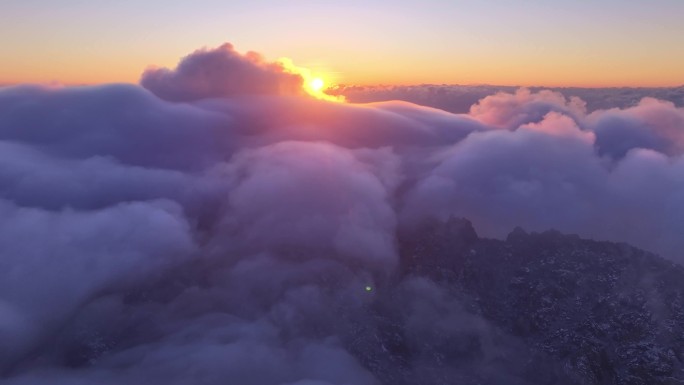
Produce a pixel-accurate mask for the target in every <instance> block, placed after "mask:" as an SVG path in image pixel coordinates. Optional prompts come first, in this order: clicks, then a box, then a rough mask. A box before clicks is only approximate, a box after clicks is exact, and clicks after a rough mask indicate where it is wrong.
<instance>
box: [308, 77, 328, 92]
mask: <svg viewBox="0 0 684 385" xmlns="http://www.w3.org/2000/svg"><path fill="white" fill-rule="evenodd" d="M324 85H325V82H324V81H323V79H321V78H313V79H312V80H311V82H310V83H309V87H311V89H312V90H314V91H316V92H318V91H322V90H323V86H324Z"/></svg>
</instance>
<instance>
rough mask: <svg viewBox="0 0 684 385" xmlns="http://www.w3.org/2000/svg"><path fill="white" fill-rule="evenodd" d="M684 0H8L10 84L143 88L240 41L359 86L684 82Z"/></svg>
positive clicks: (1, 67) (2, 68)
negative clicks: (169, 70)
mask: <svg viewBox="0 0 684 385" xmlns="http://www.w3.org/2000/svg"><path fill="white" fill-rule="evenodd" d="M682 20H684V1H682V0H651V1H634V0H574V1H569V0H565V1H561V0H548V1H539V0H517V1H511V0H481V1H476V0H471V1H467V0H450V1H446V0H445V1H436V0H432V1H430V0H423V1H399V0H394V1H368V0H366V1H357V0H346V1H296V0H291V1H282V0H254V1H244V2H237V1H227V0H193V1H190V0H167V1H164V2H161V1H157V0H118V1H105V0H2V3H1V4H0V56H1V57H2V60H1V61H0V84H1V83H19V82H41V83H43V82H53V81H55V82H61V83H67V84H74V83H76V84H80V83H102V82H137V81H138V79H139V76H140V74H141V73H142V71H143V70H144V69H145V68H146V67H147V66H149V65H159V66H174V65H175V64H176V63H177V61H178V59H179V58H180V57H182V56H184V55H187V54H188V53H190V52H192V51H193V50H195V49H197V48H200V47H203V46H207V47H216V46H218V45H220V44H221V43H223V42H226V41H228V42H231V43H233V44H234V45H235V47H236V49H238V50H239V51H241V52H244V51H248V50H254V51H257V52H260V53H262V54H264V55H265V56H266V57H267V58H269V59H277V58H279V57H289V58H291V59H293V60H294V62H295V64H297V65H299V66H303V67H308V68H311V69H313V70H314V71H319V72H322V73H325V74H326V77H327V78H330V79H332V80H333V81H336V82H340V83H347V84H377V83H384V84H415V83H458V84H482V83H487V84H500V85H528V86H531V85H543V86H596V87H598V86H619V85H626V86H675V85H682V84H684V49H682V44H683V39H684V22H682Z"/></svg>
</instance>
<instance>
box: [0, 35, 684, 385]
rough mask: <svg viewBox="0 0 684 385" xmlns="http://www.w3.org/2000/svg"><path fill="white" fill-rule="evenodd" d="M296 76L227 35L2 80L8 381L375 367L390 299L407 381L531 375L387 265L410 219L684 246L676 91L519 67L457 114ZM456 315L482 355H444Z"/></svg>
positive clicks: (455, 304)
mask: <svg viewBox="0 0 684 385" xmlns="http://www.w3.org/2000/svg"><path fill="white" fill-rule="evenodd" d="M292 76H293V75H290V74H287V73H285V72H283V70H282V68H281V67H279V66H278V65H275V64H268V63H264V62H263V60H262V59H259V58H258V57H257V56H256V55H254V54H248V55H247V56H241V55H239V54H237V53H235V51H234V50H233V49H232V48H231V47H230V46H223V47H222V48H219V49H217V50H213V51H206V50H205V51H198V52H196V53H194V54H192V55H190V56H189V57H188V58H186V59H185V60H184V61H183V62H182V63H181V64H180V65H179V68H178V69H177V70H175V72H174V71H168V70H155V71H151V72H147V73H146V75H144V77H143V85H145V87H146V88H148V89H150V90H151V91H152V93H150V92H149V91H147V90H146V89H145V88H143V87H137V86H131V85H109V86H101V87H78V88H40V87H13V88H4V89H0V214H2V215H0V340H1V341H2V349H0V376H3V377H2V380H3V381H4V382H5V383H8V384H41V383H45V384H47V383H50V384H80V383H83V384H86V383H103V384H110V383H111V384H119V383H127V384H150V383H170V384H186V383H197V382H198V381H199V382H201V383H205V384H219V383H225V382H226V381H228V382H235V383H240V384H276V385H277V384H298V385H313V384H348V383H353V384H376V383H379V382H380V380H379V379H377V378H375V377H374V376H373V375H372V374H371V370H370V369H369V368H372V367H373V365H376V364H377V365H379V363H377V362H374V361H372V360H371V359H365V358H364V357H367V356H372V357H378V356H382V354H383V353H382V352H383V349H391V348H392V347H387V346H384V345H382V344H381V343H380V342H377V341H378V337H377V333H380V332H383V331H384V330H386V329H387V327H388V326H387V325H386V324H385V323H384V322H385V321H384V320H382V319H378V318H377V317H376V316H375V315H374V313H373V311H372V309H373V307H374V306H383V307H386V308H387V309H389V310H388V311H390V312H391V313H392V314H395V315H396V320H397V322H399V324H400V325H401V327H402V328H403V329H402V330H405V333H406V336H405V338H406V341H408V342H407V343H409V344H410V345H411V349H412V350H411V351H413V352H416V354H415V356H412V358H411V360H410V362H404V363H401V364H398V363H396V362H394V363H393V362H388V363H385V364H387V365H389V367H393V368H397V372H396V375H397V376H401V377H402V378H403V381H409V380H410V381H413V382H416V383H417V382H421V381H423V382H422V383H438V382H439V381H440V379H444V378H448V379H458V378H464V377H460V376H463V375H465V374H464V373H466V374H468V375H471V374H472V375H473V376H480V377H478V378H488V381H490V382H493V383H496V382H497V381H498V382H499V383H500V382H501V381H503V380H502V378H506V380H507V381H509V382H510V383H522V382H521V381H518V382H515V381H516V380H515V379H514V378H513V377H510V376H514V373H515V369H514V368H515V367H516V366H519V365H518V362H517V361H515V359H511V358H510V357H516V353H511V352H519V351H520V350H519V344H518V343H517V342H516V341H515V340H514V339H512V338H509V337H506V336H501V335H500V334H501V331H498V330H496V329H495V328H494V327H492V326H491V325H490V324H488V323H487V322H486V321H485V320H483V319H481V318H480V317H479V316H476V315H474V314H471V313H470V312H469V311H468V310H467V306H466V305H465V303H462V302H461V300H457V299H454V298H452V297H450V296H449V295H448V294H447V293H444V292H443V291H442V289H440V288H438V287H437V286H436V285H434V284H433V283H431V282H429V281H422V280H416V279H414V278H410V279H404V280H401V281H400V282H395V281H393V280H396V266H397V263H398V240H397V238H396V234H397V229H398V228H399V227H401V228H402V229H408V230H409V231H410V230H411V229H413V228H415V227H416V226H418V225H419V224H420V223H422V222H423V221H424V220H429V219H434V218H437V219H446V218H447V217H449V216H450V215H458V216H465V217H468V218H470V219H472V220H473V222H474V224H475V225H476V228H477V230H478V231H479V232H480V233H481V234H483V235H486V236H495V237H501V236H505V234H506V233H507V232H509V231H510V230H511V229H512V228H513V227H515V226H518V225H521V226H523V227H525V228H527V229H530V230H546V229H548V228H557V229H560V230H562V231H567V232H575V233H578V234H581V235H584V236H589V237H595V238H600V239H611V240H620V241H629V242H631V243H634V244H635V245H637V246H640V247H644V248H647V249H649V250H654V251H658V252H661V253H663V254H664V255H665V256H667V257H669V258H671V259H673V260H676V261H680V262H681V261H682V260H683V259H682V258H683V256H682V255H681V253H680V250H682V249H683V248H684V239H682V237H681V229H682V228H684V160H683V158H682V155H681V154H682V149H683V148H684V147H683V144H684V140H683V139H682V138H684V136H683V131H682V130H684V123H683V122H684V119H683V118H682V116H683V111H682V109H681V108H677V107H676V106H675V105H673V104H672V103H668V102H663V101H657V100H654V99H646V100H643V101H642V102H641V103H639V104H638V105H635V106H632V107H630V108H625V109H609V110H598V111H594V112H591V113H589V114H588V113H587V112H586V110H585V106H584V104H583V103H582V101H581V100H579V99H577V98H567V97H564V96H563V95H561V94H558V93H554V92H551V91H544V92H533V91H529V90H520V91H516V92H514V93H499V94H495V95H491V96H488V97H486V98H483V99H482V100H480V101H479V102H478V103H477V104H476V105H474V106H473V107H472V109H471V112H470V113H469V114H463V115H456V114H451V113H447V112H444V111H440V110H434V109H431V108H426V107H420V106H416V105H413V104H410V103H405V102H383V103H372V104H365V105H354V104H343V103H331V102H325V101H320V100H315V99H313V98H311V97H308V96H304V95H297V94H298V93H299V91H298V90H299V88H297V87H300V85H301V79H298V78H296V77H292ZM242 79H250V82H247V83H246V82H242ZM283 87H284V88H283ZM289 87H295V88H297V91H295V92H292V89H290V88H289ZM155 94H156V95H157V96H155ZM283 94H287V95H283ZM158 96H159V97H158ZM225 96H230V97H229V98H222V97H225ZM207 98H209V99H207ZM199 99H203V100H199ZM176 101H186V103H177V102H176ZM366 287H368V288H369V290H366ZM444 335H447V336H449V338H450V339H449V341H450V344H452V345H453V346H454V349H475V348H473V347H472V346H471V345H469V344H470V342H468V341H469V340H468V339H467V338H460V337H458V336H462V335H468V336H471V335H475V336H477V341H479V342H478V343H479V344H480V345H478V346H477V348H476V349H477V351H478V352H479V353H478V359H477V360H476V362H473V361H471V362H469V364H468V365H467V367H466V366H461V367H459V366H454V368H452V369H444V368H443V367H440V368H437V367H434V366H431V365H433V364H431V362H432V361H431V360H432V359H433V356H432V354H434V352H433V351H432V350H429V349H428V348H427V347H426V346H427V345H430V346H432V345H439V343H440V340H441V339H442V336H444ZM369 341H375V342H373V343H369ZM426 343H427V345H426ZM450 348H451V347H450ZM520 357H521V358H520V360H521V361H522V360H523V359H528V358H529V357H528V356H525V355H524V354H523V353H520ZM511 360H512V361H511ZM392 365H394V366H392ZM482 376H484V377H482ZM469 378H471V377H469Z"/></svg>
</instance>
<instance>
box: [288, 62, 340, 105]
mask: <svg viewBox="0 0 684 385" xmlns="http://www.w3.org/2000/svg"><path fill="white" fill-rule="evenodd" d="M278 63H280V65H281V66H283V69H284V70H285V71H287V72H289V73H293V74H297V75H299V76H301V77H302V88H303V90H304V91H305V92H306V93H307V94H309V95H310V96H313V97H314V98H316V99H321V100H327V101H330V102H344V97H343V96H333V95H328V94H326V93H325V90H326V89H327V88H328V86H329V85H330V81H329V80H330V78H329V77H327V76H325V75H324V74H321V73H312V71H311V70H309V69H308V68H304V67H298V66H296V65H294V63H292V60H290V59H288V58H280V59H279V60H278Z"/></svg>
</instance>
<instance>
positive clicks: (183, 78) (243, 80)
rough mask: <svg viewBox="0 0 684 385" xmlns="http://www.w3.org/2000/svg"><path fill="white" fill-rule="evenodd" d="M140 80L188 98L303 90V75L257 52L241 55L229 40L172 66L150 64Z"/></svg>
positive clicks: (167, 94) (163, 93)
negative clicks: (153, 65) (290, 70)
mask: <svg viewBox="0 0 684 385" xmlns="http://www.w3.org/2000/svg"><path fill="white" fill-rule="evenodd" d="M140 83H141V84H142V86H143V87H145V88H147V89H148V90H150V91H152V92H153V93H154V94H155V95H157V96H159V97H160V98H162V99H165V100H170V101H176V102H179V101H191V100H199V99H205V98H219V97H231V96H237V95H290V94H294V95H296V94H300V93H302V85H303V79H302V77H301V76H300V75H297V74H294V73H291V72H288V71H286V69H285V67H284V66H283V65H282V64H280V63H269V62H267V61H265V60H264V58H263V57H261V55H259V54H258V53H256V52H247V53H246V54H244V55H242V54H240V53H238V52H237V51H235V49H234V48H233V46H232V45H231V44H229V43H226V44H223V45H222V46H220V47H218V48H216V49H201V50H198V51H195V52H194V53H192V54H190V55H188V56H186V57H185V58H183V60H181V62H180V63H179V64H178V67H177V68H176V69H175V70H170V69H167V68H150V69H148V70H147V71H145V73H143V75H142V79H141V80H140Z"/></svg>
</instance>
